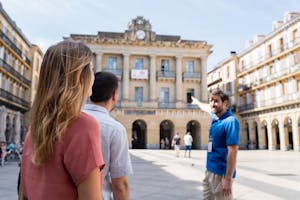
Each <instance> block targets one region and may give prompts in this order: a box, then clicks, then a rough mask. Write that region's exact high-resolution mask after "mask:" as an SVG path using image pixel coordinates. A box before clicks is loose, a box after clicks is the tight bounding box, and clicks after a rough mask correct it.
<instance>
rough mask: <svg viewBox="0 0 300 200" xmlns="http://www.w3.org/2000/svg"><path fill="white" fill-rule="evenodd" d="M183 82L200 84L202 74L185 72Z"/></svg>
mask: <svg viewBox="0 0 300 200" xmlns="http://www.w3.org/2000/svg"><path fill="white" fill-rule="evenodd" d="M182 78H183V81H197V82H200V73H196V72H183V73H182Z"/></svg>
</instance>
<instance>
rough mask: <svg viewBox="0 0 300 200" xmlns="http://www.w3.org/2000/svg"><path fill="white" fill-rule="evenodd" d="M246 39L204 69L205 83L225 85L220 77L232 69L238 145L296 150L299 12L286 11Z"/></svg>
mask: <svg viewBox="0 0 300 200" xmlns="http://www.w3.org/2000/svg"><path fill="white" fill-rule="evenodd" d="M246 45H247V46H246V48H245V49H244V50H243V51H242V52H240V53H238V54H236V55H235V56H232V55H231V56H230V57H229V58H228V59H226V60H227V61H226V62H221V63H219V65H218V67H217V68H216V69H214V70H212V71H211V72H209V73H208V86H209V88H212V87H221V88H223V89H224V90H225V91H226V83H225V82H224V81H225V80H223V79H224V77H226V76H227V74H233V75H234V77H235V78H234V79H235V83H236V87H235V88H232V89H233V90H232V91H233V93H234V95H233V96H234V98H233V102H232V103H233V104H234V105H235V106H236V110H237V115H238V117H239V119H240V123H241V147H242V148H248V149H270V150H276V149H280V150H294V151H300V100H299V99H300V14H299V13H296V12H288V13H285V15H284V19H283V20H281V21H275V22H273V24H272V32H271V33H270V34H268V35H256V36H255V37H254V39H253V40H250V41H247V44H246ZM231 66H234V67H231ZM216 71H218V72H220V73H215V72H216ZM225 79H226V78H225ZM216 80H218V81H216Z"/></svg>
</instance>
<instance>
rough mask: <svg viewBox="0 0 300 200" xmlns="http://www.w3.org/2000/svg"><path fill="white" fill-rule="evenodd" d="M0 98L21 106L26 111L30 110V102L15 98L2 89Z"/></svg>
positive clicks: (0, 89)
mask: <svg viewBox="0 0 300 200" xmlns="http://www.w3.org/2000/svg"><path fill="white" fill-rule="evenodd" d="M0 96H1V97H2V98H4V99H6V100H8V102H12V103H16V104H19V105H21V106H23V107H25V108H26V110H29V106H30V104H29V102H27V101H25V100H23V99H21V98H19V97H16V96H14V95H13V94H11V93H9V92H7V91H6V90H4V89H2V88H0Z"/></svg>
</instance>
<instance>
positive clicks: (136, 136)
mask: <svg viewBox="0 0 300 200" xmlns="http://www.w3.org/2000/svg"><path fill="white" fill-rule="evenodd" d="M146 131H147V125H146V123H145V122H144V121H142V120H136V121H135V122H133V124H132V148H133V149H146Z"/></svg>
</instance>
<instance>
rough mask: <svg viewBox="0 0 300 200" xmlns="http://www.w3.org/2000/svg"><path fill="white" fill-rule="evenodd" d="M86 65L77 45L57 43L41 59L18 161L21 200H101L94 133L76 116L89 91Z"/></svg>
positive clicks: (93, 125)
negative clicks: (26, 131) (19, 161)
mask: <svg viewBox="0 0 300 200" xmlns="http://www.w3.org/2000/svg"><path fill="white" fill-rule="evenodd" d="M91 61H92V52H91V50H90V49H89V48H88V47H87V46H86V45H84V44H82V43H80V42H71V41H63V42H60V43H58V44H56V45H53V46H51V47H50V48H49V49H48V50H47V52H46V53H45V55H44V58H43V61H42V65H41V72H40V77H39V82H38V87H37V93H36V96H35V100H34V102H33V105H32V108H31V117H30V129H29V132H28V134H27V136H26V140H25V144H24V150H23V156H22V165H21V185H22V192H23V195H24V198H25V199H43V200H46V199H55V200H58V199H85V200H88V199H97V200H98V199H101V192H102V178H101V171H102V169H103V167H104V162H103V158H102V153H101V146H100V144H101V143H100V135H99V131H100V130H99V127H98V125H97V122H96V121H95V120H94V119H93V118H92V117H90V116H88V115H87V114H84V113H82V112H81V111H80V110H81V107H82V106H83V104H84V103H85V101H86V99H87V97H88V96H89V95H91V91H92V90H91V88H92V84H93V81H94V74H93V69H92V64H91Z"/></svg>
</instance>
